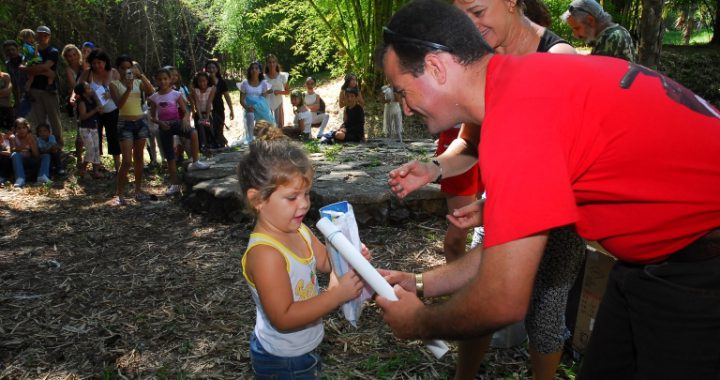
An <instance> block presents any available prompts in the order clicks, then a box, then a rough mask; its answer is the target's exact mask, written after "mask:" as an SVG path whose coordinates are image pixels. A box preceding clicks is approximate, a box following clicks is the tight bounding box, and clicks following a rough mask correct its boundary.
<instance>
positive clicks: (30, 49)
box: [18, 29, 55, 91]
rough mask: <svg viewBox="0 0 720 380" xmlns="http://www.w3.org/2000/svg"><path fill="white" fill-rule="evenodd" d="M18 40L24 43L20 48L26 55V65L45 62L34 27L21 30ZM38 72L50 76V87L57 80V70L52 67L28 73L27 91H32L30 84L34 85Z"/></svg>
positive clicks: (48, 83) (24, 55) (48, 82)
mask: <svg viewBox="0 0 720 380" xmlns="http://www.w3.org/2000/svg"><path fill="white" fill-rule="evenodd" d="M18 40H19V41H20V43H21V44H22V47H21V48H20V53H21V54H22V55H23V57H25V66H26V67H30V66H33V65H38V64H41V63H42V62H43V60H42V57H41V56H40V52H39V51H38V49H37V44H36V43H35V32H33V30H32V29H23V30H21V31H20V33H19V34H18ZM38 74H40V75H45V76H46V77H47V78H48V80H47V85H48V89H50V88H52V86H53V85H54V82H55V72H54V71H53V70H51V69H44V70H43V71H42V72H41V73H36V74H33V75H28V79H27V82H25V91H30V86H31V85H32V82H33V79H34V78H35V75H38Z"/></svg>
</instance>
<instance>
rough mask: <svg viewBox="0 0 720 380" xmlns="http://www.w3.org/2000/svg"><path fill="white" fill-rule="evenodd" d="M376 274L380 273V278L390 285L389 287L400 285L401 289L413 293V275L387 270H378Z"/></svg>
mask: <svg viewBox="0 0 720 380" xmlns="http://www.w3.org/2000/svg"><path fill="white" fill-rule="evenodd" d="M377 271H378V273H380V275H381V276H383V278H384V279H385V281H387V282H388V283H390V285H400V287H402V288H403V289H405V290H407V291H408V292H414V291H415V275H414V274H412V273H408V272H400V271H396V270H389V269H380V268H378V270H377Z"/></svg>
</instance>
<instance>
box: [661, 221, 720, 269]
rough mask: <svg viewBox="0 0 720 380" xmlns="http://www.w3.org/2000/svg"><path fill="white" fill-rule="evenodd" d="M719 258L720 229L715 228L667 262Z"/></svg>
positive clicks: (671, 256) (674, 254)
mask: <svg viewBox="0 0 720 380" xmlns="http://www.w3.org/2000/svg"><path fill="white" fill-rule="evenodd" d="M715 257H720V228H716V229H714V230H712V231H710V232H708V233H707V234H705V235H703V236H702V237H701V238H699V239H697V240H695V241H694V242H693V243H692V244H690V245H688V246H687V247H685V248H683V249H681V250H679V251H677V252H675V253H673V254H672V255H670V257H668V259H667V261H670V262H677V263H685V262H693V261H702V260H708V259H712V258H715Z"/></svg>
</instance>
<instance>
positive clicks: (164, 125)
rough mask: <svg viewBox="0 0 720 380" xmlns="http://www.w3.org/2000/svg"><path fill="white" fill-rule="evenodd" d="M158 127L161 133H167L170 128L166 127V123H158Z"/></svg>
mask: <svg viewBox="0 0 720 380" xmlns="http://www.w3.org/2000/svg"><path fill="white" fill-rule="evenodd" d="M158 127H160V129H162V130H163V131H167V130H168V129H170V126H169V125H167V123H166V122H164V121H158Z"/></svg>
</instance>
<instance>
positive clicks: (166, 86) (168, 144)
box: [148, 68, 208, 195]
mask: <svg viewBox="0 0 720 380" xmlns="http://www.w3.org/2000/svg"><path fill="white" fill-rule="evenodd" d="M155 80H156V81H157V84H158V91H157V92H156V93H154V94H152V95H151V96H150V97H149V98H148V103H149V104H150V117H151V118H152V122H153V123H156V124H157V125H158V127H159V128H160V147H161V149H162V150H163V152H164V154H165V159H166V160H167V163H168V173H169V174H170V186H169V187H168V189H167V191H165V194H167V195H173V194H176V193H178V192H179V191H180V185H179V182H178V179H177V166H176V162H175V147H174V145H173V136H181V137H184V138H187V139H190V140H191V141H192V156H193V157H192V158H193V162H192V163H191V164H190V165H189V166H188V170H203V169H207V168H208V166H207V165H206V164H204V163H202V162H200V161H198V157H199V152H200V147H199V144H198V137H197V133H196V132H195V128H191V127H190V121H189V120H187V119H186V118H188V119H189V118H190V115H189V114H188V113H187V112H185V110H186V103H185V100H184V99H183V97H182V94H181V93H180V92H179V91H176V90H173V88H172V79H171V78H170V70H168V69H164V68H163V69H160V70H158V71H157V73H156V74H155Z"/></svg>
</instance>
